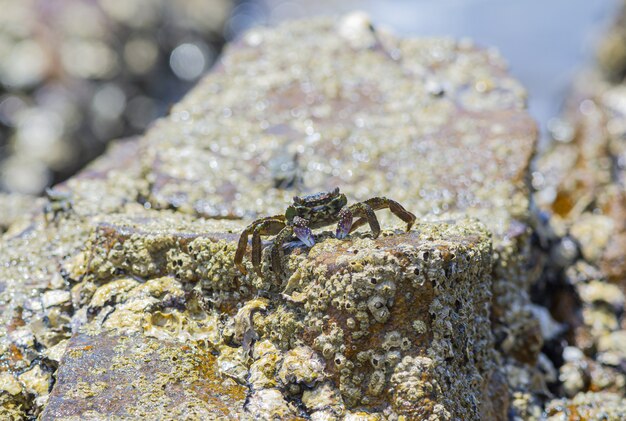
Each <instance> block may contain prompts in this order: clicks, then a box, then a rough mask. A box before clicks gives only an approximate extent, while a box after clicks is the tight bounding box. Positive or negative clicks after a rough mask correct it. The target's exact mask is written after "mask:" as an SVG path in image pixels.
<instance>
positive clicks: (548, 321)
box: [0, 14, 621, 419]
mask: <svg viewBox="0 0 626 421" xmlns="http://www.w3.org/2000/svg"><path fill="white" fill-rule="evenodd" d="M535 140H536V129H535V125H534V123H533V121H532V120H531V119H530V117H529V116H528V114H527V113H526V111H525V109H524V91H523V89H522V88H521V87H520V85H519V84H518V83H517V82H516V81H515V80H513V79H512V78H511V77H509V76H508V74H507V73H506V68H505V65H504V64H503V61H502V59H501V58H500V57H499V55H498V54H497V53H495V52H493V51H489V50H482V49H478V48H476V47H474V46H473V45H472V44H471V43H470V42H467V41H463V42H458V41H455V40H451V39H399V38H396V37H393V36H391V35H389V34H387V33H385V32H382V31H379V30H376V29H374V30H373V29H372V27H371V25H369V22H368V21H367V18H366V17H364V16H362V15H359V14H356V15H351V16H349V17H347V18H344V19H342V20H309V21H304V22H293V23H287V24H285V25H282V26H280V27H278V28H276V29H258V30H253V31H251V32H249V33H248V34H247V35H246V36H244V37H243V38H242V39H241V40H240V42H238V43H237V44H235V45H233V46H231V47H230V48H229V49H228V51H227V53H226V55H225V56H224V57H223V58H222V59H221V61H220V64H219V66H218V68H217V69H216V70H215V71H214V72H213V73H212V74H210V75H209V76H208V77H207V78H206V79H205V80H203V81H202V82H201V83H200V85H199V86H198V87H197V88H196V89H195V90H194V91H193V92H192V93H190V94H189V95H188V96H187V97H186V98H185V99H184V100H183V101H182V102H181V103H179V104H178V105H176V106H175V107H174V108H173V110H172V113H171V115H170V116H169V117H167V118H166V119H163V120H161V121H160V122H158V123H157V124H156V125H155V127H154V128H153V129H152V130H150V131H149V132H148V133H147V134H146V135H145V136H144V137H142V138H141V139H139V140H130V141H127V142H122V143H119V144H117V145H115V146H114V147H113V148H112V149H111V150H110V151H109V152H108V154H107V155H106V156H105V157H103V158H102V159H101V160H99V161H98V162H96V163H95V164H94V165H92V166H91V167H90V168H88V169H87V170H85V171H84V172H83V173H82V174H80V175H79V176H78V177H75V178H73V179H71V180H69V181H68V182H67V183H65V184H64V185H62V186H58V187H57V188H56V189H55V190H56V191H57V192H58V194H57V195H55V196H54V198H53V199H52V200H51V201H49V202H50V203H48V205H50V206H51V207H50V206H49V207H48V209H52V210H53V211H52V212H44V211H43V209H42V208H40V207H37V208H36V209H35V211H34V212H32V213H30V214H27V215H25V216H24V217H23V218H20V219H19V220H17V221H16V222H14V223H13V224H12V225H11V227H9V228H8V230H7V231H6V233H5V234H4V235H3V237H2V246H3V249H2V250H3V252H2V253H0V282H1V287H0V308H1V309H2V313H1V315H0V317H1V318H2V320H1V321H2V328H1V329H3V330H4V331H3V332H2V333H3V335H0V347H1V348H0V349H2V366H3V367H4V368H5V369H4V371H2V377H1V378H0V389H1V390H2V392H1V393H0V399H1V400H2V408H3V409H2V410H3V411H4V414H6V415H14V416H26V415H36V414H42V416H43V417H44V418H53V417H56V416H57V415H63V416H65V417H71V416H76V417H80V416H88V415H94V416H108V415H111V416H112V415H118V416H121V417H125V416H128V417H130V416H134V415H138V414H141V413H147V412H150V411H161V412H160V413H161V414H162V415H163V416H164V417H166V418H167V417H174V415H173V414H177V415H180V416H187V415H188V416H198V417H211V416H213V417H219V416H224V415H225V414H228V416H231V417H237V416H238V417H243V418H245V417H246V416H249V415H256V416H258V417H260V418H270V417H272V416H274V417H277V418H296V417H303V418H305V419H336V418H341V417H345V418H346V419H353V418H354V419H380V417H386V418H391V419H394V418H395V417H398V416H401V415H405V416H407V417H409V418H424V419H455V418H459V417H463V418H467V419H505V418H507V417H520V418H525V419H527V418H532V417H535V418H539V417H540V416H541V412H542V404H543V401H544V400H545V396H546V395H547V393H548V391H547V389H546V381H548V380H549V379H551V378H553V377H554V378H556V377H557V376H558V375H557V373H556V371H557V370H556V368H555V367H554V366H553V365H552V364H553V363H552V361H551V360H550V359H549V358H548V357H547V356H546V355H544V354H542V353H541V352H540V351H541V349H542V344H543V341H544V339H550V338H552V337H553V332H552V331H554V330H555V329H552V331H551V330H550V329H548V328H547V327H549V326H553V325H558V323H556V322H554V320H552V318H551V316H550V315H549V313H548V312H547V311H546V310H545V308H543V307H539V306H533V305H531V303H530V298H529V289H530V287H531V285H533V283H534V281H535V280H536V279H537V278H538V277H539V276H540V275H541V274H542V272H541V270H540V269H541V266H540V265H541V264H542V263H543V261H542V260H541V259H540V258H539V257H540V255H539V254H537V253H536V252H535V249H533V247H532V246H533V243H532V241H531V240H532V232H533V230H532V228H531V224H532V223H534V221H535V218H534V217H533V214H532V212H531V205H530V186H529V183H528V180H529V179H530V174H529V165H530V159H531V158H532V156H533V153H534V150H535ZM335 186H339V187H341V189H342V191H343V192H345V193H346V194H347V195H348V196H349V198H350V200H351V201H357V200H363V199H367V198H369V197H372V196H377V195H384V196H387V197H390V198H393V199H395V200H398V201H399V202H401V203H402V204H403V205H404V206H405V207H406V208H407V209H409V210H411V211H412V212H414V213H416V214H417V215H418V217H419V219H420V222H419V223H418V224H417V225H416V226H415V227H414V228H413V230H412V231H411V232H409V233H406V234H404V233H402V231H400V230H398V229H396V228H399V227H401V223H400V222H399V221H398V220H394V219H392V218H391V217H390V216H389V215H390V213H389V212H387V211H381V212H379V215H380V218H381V223H382V225H383V227H384V228H385V229H386V230H385V231H384V234H383V235H382V236H381V237H379V238H378V239H372V238H371V237H370V236H369V234H368V230H367V229H361V230H360V231H359V232H357V233H355V234H353V235H352V236H351V238H350V239H348V240H345V241H338V240H336V239H333V238H332V236H331V235H330V234H329V233H327V232H325V233H320V234H319V235H318V237H317V245H316V246H315V247H313V248H312V249H310V250H306V249H304V248H302V246H301V245H298V243H290V244H289V248H288V250H289V251H290V252H289V253H287V255H286V257H285V259H284V264H285V266H286V269H287V270H286V274H285V276H284V277H282V278H278V277H276V276H274V274H273V273H271V272H270V271H269V266H268V264H267V262H266V260H267V255H266V254H267V253H264V260H263V276H257V275H256V274H254V272H253V271H251V270H250V271H249V275H246V276H243V275H241V274H240V273H239V272H237V270H236V269H235V268H234V265H233V262H232V257H233V252H234V244H235V241H236V239H237V237H238V233H239V232H240V231H241V230H242V228H243V227H244V226H245V225H246V224H247V223H249V222H250V220H252V219H254V218H256V217H259V216H265V215H268V214H275V213H282V212H283V211H284V209H285V206H286V204H287V203H289V202H290V200H291V199H290V197H291V196H293V195H294V194H301V193H307V192H314V191H318V190H328V189H330V188H333V187H335ZM468 218H469V219H468ZM246 264H249V260H248V259H247V258H246ZM581 276H582V275H581ZM589 294H590V296H592V297H594V296H597V294H596V295H594V293H592V292H590V293H589ZM600 295H601V294H600ZM601 296H602V295H601ZM594 303H595V301H594ZM540 321H542V324H540V323H539V322H540ZM556 330H557V331H558V329H556ZM613 339H614V342H607V343H605V344H604V345H603V346H605V348H603V349H606V350H607V352H613V353H615V352H616V351H615V350H616V349H618V346H619V341H620V337H619V336H617V337H615V338H613ZM130 345H133V346H130ZM155 347H158V349H155ZM176 354H178V356H177V355H176ZM174 358H176V359H174ZM99 359H102V360H103V361H102V365H100V364H96V363H92V362H98V361H99ZM146 360H150V361H154V364H153V365H150V364H148V363H147V362H146ZM105 362H109V363H110V364H109V365H107V364H105ZM105 367H107V368H106V369H105ZM116 370H118V371H119V374H115V373H116ZM140 373H143V374H140ZM120 376H125V377H123V378H127V379H131V378H132V379H135V378H136V382H133V383H131V385H117V387H115V388H114V390H110V389H111V388H107V387H105V386H104V385H106V384H108V382H110V381H111V380H110V379H115V378H116V377H117V378H119V377H120ZM81 379H82V380H81ZM218 379H223V380H220V381H218ZM620 381H621V380H619V379H618V378H617V377H616V378H615V380H613V381H608V382H607V384H609V383H610V384H613V385H619V384H620V383H619V382H620ZM132 385H135V386H136V387H135V388H133V387H132ZM163 386H165V387H164V388H163ZM611 387H613V386H611ZM133 391H134V392H133ZM213 396H218V398H219V399H220V402H221V403H222V404H223V405H219V406H218V405H213V404H212V402H214V401H212V400H211V399H214V397H213ZM242 396H244V398H242ZM144 398H145V399H144ZM83 401H84V402H83ZM103 402H109V403H110V405H108V407H107V406H106V405H104V404H103ZM179 404H180V405H179ZM172 411H174V412H172ZM177 411H178V412H177ZM181 411H182V412H181Z"/></svg>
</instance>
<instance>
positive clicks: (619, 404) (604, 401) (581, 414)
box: [545, 392, 626, 421]
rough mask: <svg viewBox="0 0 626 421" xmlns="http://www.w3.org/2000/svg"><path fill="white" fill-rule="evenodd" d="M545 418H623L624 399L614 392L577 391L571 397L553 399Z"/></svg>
mask: <svg viewBox="0 0 626 421" xmlns="http://www.w3.org/2000/svg"><path fill="white" fill-rule="evenodd" d="M545 415H546V419H547V420H550V421H559V420H569V419H572V418H573V419H583V420H597V419H603V420H611V421H618V420H623V419H624V418H625V417H626V399H624V398H623V397H622V396H620V395H619V394H616V393H610V392H598V393H595V392H587V393H579V394H577V395H576V396H575V397H574V398H572V399H554V400H552V401H550V402H549V403H548V405H547V408H546V412H545Z"/></svg>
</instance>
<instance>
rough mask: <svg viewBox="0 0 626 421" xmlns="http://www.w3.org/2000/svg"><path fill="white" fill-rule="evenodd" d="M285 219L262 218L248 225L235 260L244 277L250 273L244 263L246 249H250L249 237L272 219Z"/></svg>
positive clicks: (238, 244)
mask: <svg viewBox="0 0 626 421" xmlns="http://www.w3.org/2000/svg"><path fill="white" fill-rule="evenodd" d="M284 218H285V217H284V216H283V215H277V216H269V217H267V218H262V219H259V220H257V221H254V222H253V223H251V224H250V225H248V226H247V227H246V229H244V230H243V232H242V233H241V235H240V236H239V242H238V243H237V251H236V252H235V259H234V261H235V266H237V268H238V269H239V271H240V272H241V273H243V274H244V275H246V274H247V273H248V271H247V270H246V268H245V266H244V265H243V263H242V262H243V255H244V254H246V248H247V247H248V236H249V235H250V234H252V233H253V232H254V229H255V228H256V227H257V225H259V224H261V223H263V222H264V221H266V220H270V219H278V220H284Z"/></svg>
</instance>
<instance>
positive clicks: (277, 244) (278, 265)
mask: <svg viewBox="0 0 626 421" xmlns="http://www.w3.org/2000/svg"><path fill="white" fill-rule="evenodd" d="M292 234H293V227H291V226H289V225H287V226H285V228H283V229H282V230H281V231H280V232H279V233H278V235H277V236H276V237H275V238H274V244H273V245H272V251H271V258H272V270H273V271H274V273H275V274H276V276H280V275H282V272H283V265H282V259H283V256H284V254H285V253H284V252H283V244H284V243H285V241H287V239H288V238H289V237H291V235H292Z"/></svg>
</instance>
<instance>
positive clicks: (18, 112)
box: [0, 0, 620, 194]
mask: <svg viewBox="0 0 626 421" xmlns="http://www.w3.org/2000/svg"><path fill="white" fill-rule="evenodd" d="M619 4H620V2H619V1H617V0H594V1H589V0H550V1H544V0H509V1H507V2H502V1H498V0H361V1H357V0H342V1H330V0H316V1H310V0H309V1H305V0H287V1H285V0H245V1H244V0H241V1H235V0H176V1H171V0H56V1H50V0H0V191H5V192H6V191H8V192H19V193H27V194H39V193H41V192H42V191H43V189H44V188H45V187H46V186H49V185H52V184H55V183H58V182H60V181H63V180H64V179H66V178H68V177H70V176H71V175H72V174H74V173H76V172H77V171H78V170H79V169H80V168H82V167H83V166H84V165H85V164H86V163H88V162H89V161H90V160H92V159H93V158H95V157H97V156H98V155H99V154H101V153H102V152H103V151H104V149H105V147H106V143H107V142H108V141H109V140H111V139H115V138H121V137H127V136H132V135H135V134H139V133H142V132H143V131H144V130H145V129H146V127H147V126H148V125H149V124H150V122H151V121H153V120H154V119H155V118H158V117H159V116H162V115H165V114H166V113H167V111H168V109H169V107H170V106H171V105H172V104H173V103H175V102H176V101H177V100H178V99H180V98H181V97H182V96H183V95H184V94H185V92H187V91H188V90H189V89H190V88H191V87H193V85H194V84H195V82H196V81H197V80H198V79H199V78H200V77H201V76H202V75H203V74H204V73H206V71H207V70H209V69H210V67H211V66H212V65H213V63H214V62H215V61H216V60H217V59H218V58H219V54H220V52H221V50H222V47H223V46H224V44H225V42H228V41H229V40H231V39H233V38H236V37H237V36H238V35H239V34H240V33H241V32H243V31H245V30H246V29H247V28H249V27H251V26H254V25H273V24H276V23H278V22H280V21H282V20H285V19H291V18H300V17H306V16H311V15H335V14H340V13H344V12H347V11H350V10H354V9H361V10H365V11H367V12H368V13H370V15H371V16H372V18H373V20H374V21H375V22H376V23H377V24H381V25H385V26H387V27H389V28H391V29H393V31H394V32H396V33H397V34H399V35H403V36H453V37H469V38H472V39H474V40H475V41H476V42H477V43H478V44H479V45H482V46H489V47H495V48H497V49H499V50H500V51H501V53H502V55H503V56H504V57H505V58H506V59H507V60H508V62H509V64H510V67H511V72H512V74H513V75H515V76H516V77H517V78H518V79H520V80H521V81H522V83H523V84H524V85H525V86H526V87H527V88H528V91H529V109H530V112H531V114H532V115H533V116H534V117H535V118H536V119H537V121H538V122H539V124H540V127H541V129H542V133H543V134H544V138H546V136H545V133H548V132H549V130H548V129H550V128H551V126H554V125H555V124H556V122H557V120H555V119H554V116H556V115H557V114H558V112H559V107H560V105H561V103H562V101H563V99H564V96H565V93H566V90H567V87H568V86H569V84H570V83H571V80H572V77H573V76H574V74H575V72H576V71H578V70H580V69H581V68H583V67H584V66H586V65H587V64H589V63H590V62H591V61H592V60H593V59H594V51H596V48H595V47H596V45H597V43H598V42H599V39H600V35H602V34H604V33H605V32H606V31H607V28H608V26H609V24H610V23H611V22H612V18H611V17H612V16H614V15H615V12H616V9H617V8H618V6H619ZM544 143H545V140H544Z"/></svg>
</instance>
